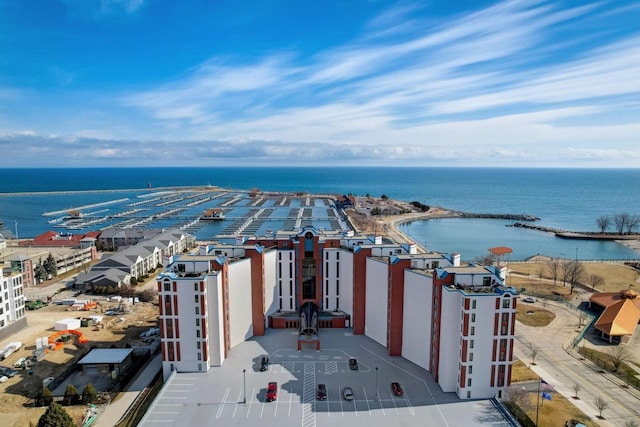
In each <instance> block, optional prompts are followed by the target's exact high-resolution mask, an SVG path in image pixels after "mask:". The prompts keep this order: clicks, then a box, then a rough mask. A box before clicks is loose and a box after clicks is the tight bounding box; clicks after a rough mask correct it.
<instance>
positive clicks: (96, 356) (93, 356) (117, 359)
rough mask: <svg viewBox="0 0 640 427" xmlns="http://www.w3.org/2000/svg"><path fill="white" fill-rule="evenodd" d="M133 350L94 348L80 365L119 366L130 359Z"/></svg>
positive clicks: (80, 361)
mask: <svg viewBox="0 0 640 427" xmlns="http://www.w3.org/2000/svg"><path fill="white" fill-rule="evenodd" d="M132 352H133V349H132V348H94V349H93V350H91V351H90V352H89V354H87V355H86V356H85V357H83V358H82V359H80V360H79V361H78V365H102V364H108V363H114V364H119V363H122V362H124V360H125V359H126V358H127V357H129V355H130V354H131V353H132Z"/></svg>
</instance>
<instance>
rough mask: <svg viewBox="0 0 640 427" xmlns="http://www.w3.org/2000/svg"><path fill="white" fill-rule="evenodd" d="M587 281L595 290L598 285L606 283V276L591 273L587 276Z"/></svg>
mask: <svg viewBox="0 0 640 427" xmlns="http://www.w3.org/2000/svg"><path fill="white" fill-rule="evenodd" d="M587 283H589V285H590V286H591V290H592V291H595V289H596V287H600V286H602V285H603V284H604V277H602V276H599V275H597V274H589V275H588V276H587Z"/></svg>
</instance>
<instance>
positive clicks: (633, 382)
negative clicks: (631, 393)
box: [578, 347, 640, 390]
mask: <svg viewBox="0 0 640 427" xmlns="http://www.w3.org/2000/svg"><path fill="white" fill-rule="evenodd" d="M578 353H580V354H581V355H582V356H584V357H585V358H587V359H589V360H590V361H592V362H593V363H595V364H596V365H598V366H599V367H600V368H602V369H604V370H606V371H608V372H610V373H612V374H613V375H615V376H616V377H618V378H620V379H621V380H622V381H624V382H625V383H626V384H627V386H631V387H634V388H636V389H638V390H640V379H638V376H637V374H635V373H633V374H632V373H630V372H629V371H627V370H625V369H622V370H621V369H619V368H618V369H617V370H615V371H613V368H614V366H613V363H612V362H611V359H605V358H602V357H600V356H598V355H597V354H595V353H592V352H590V351H586V350H585V349H584V348H583V347H580V348H578ZM622 365H624V364H622Z"/></svg>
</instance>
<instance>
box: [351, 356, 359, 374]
mask: <svg viewBox="0 0 640 427" xmlns="http://www.w3.org/2000/svg"><path fill="white" fill-rule="evenodd" d="M349 369H351V370H354V371H357V370H358V361H357V360H356V359H354V358H353V357H352V358H351V359H349Z"/></svg>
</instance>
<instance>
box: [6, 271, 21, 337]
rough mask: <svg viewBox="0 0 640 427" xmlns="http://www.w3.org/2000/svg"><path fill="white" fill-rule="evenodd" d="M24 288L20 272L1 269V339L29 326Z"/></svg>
mask: <svg viewBox="0 0 640 427" xmlns="http://www.w3.org/2000/svg"><path fill="white" fill-rule="evenodd" d="M23 288H24V284H23V277H22V273H21V272H20V271H18V270H10V269H5V271H3V269H2V268H0V339H2V338H4V337H6V336H8V335H10V334H12V333H14V332H16V331H18V330H20V329H21V328H22V327H24V326H26V325H27V320H26V315H25V307H24V301H25V298H24V291H23Z"/></svg>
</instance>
